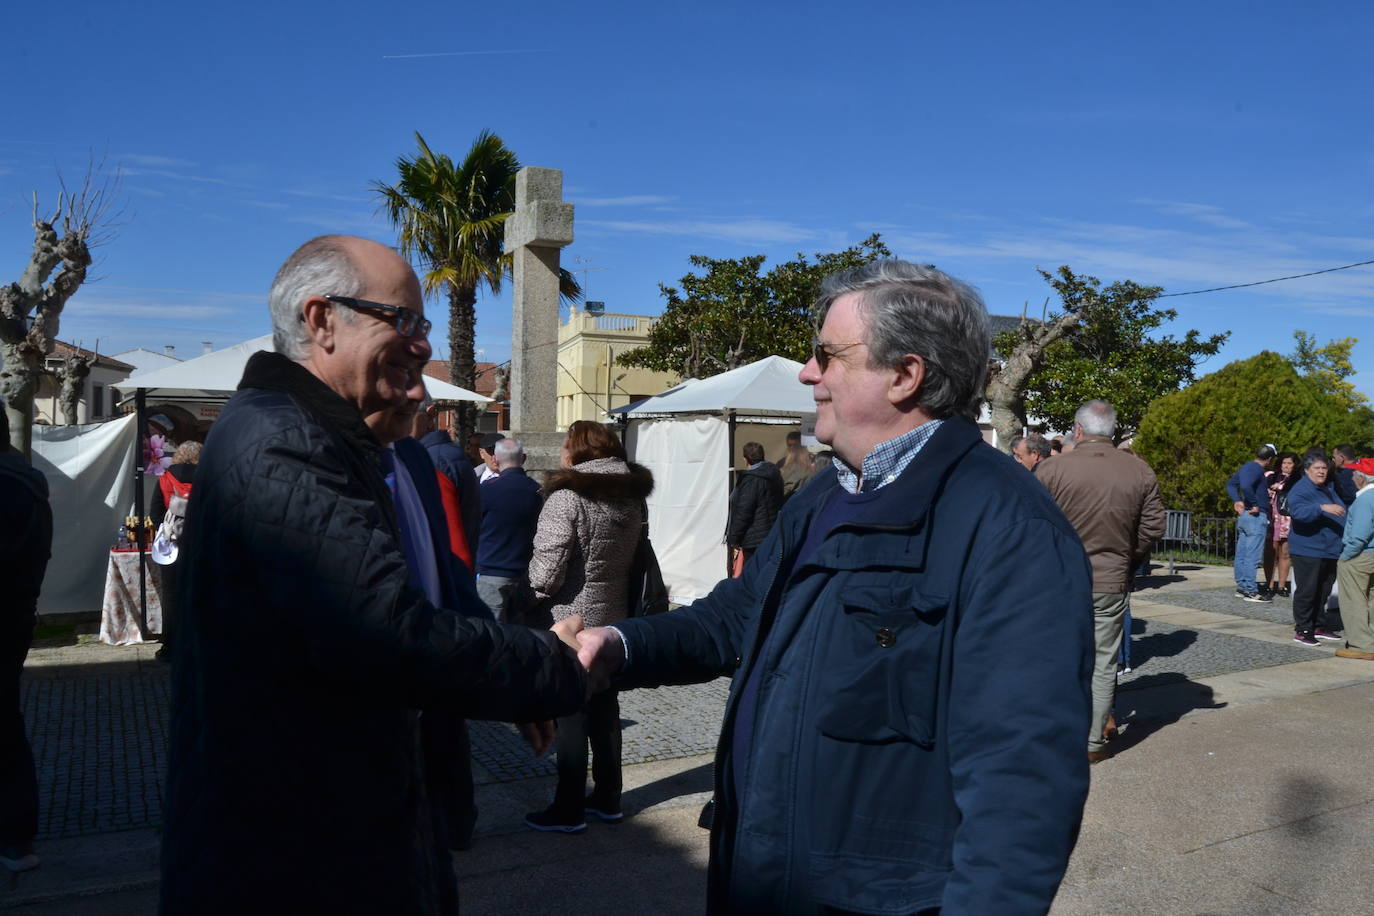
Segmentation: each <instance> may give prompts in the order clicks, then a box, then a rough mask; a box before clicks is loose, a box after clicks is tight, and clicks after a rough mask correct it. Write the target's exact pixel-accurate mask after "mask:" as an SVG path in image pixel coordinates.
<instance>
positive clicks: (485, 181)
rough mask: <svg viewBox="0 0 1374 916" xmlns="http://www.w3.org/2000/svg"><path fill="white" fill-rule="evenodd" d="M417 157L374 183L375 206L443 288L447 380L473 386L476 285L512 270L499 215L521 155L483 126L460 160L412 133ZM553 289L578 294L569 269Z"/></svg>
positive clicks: (493, 282)
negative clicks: (388, 180) (395, 176)
mask: <svg viewBox="0 0 1374 916" xmlns="http://www.w3.org/2000/svg"><path fill="white" fill-rule="evenodd" d="M415 141H416V143H417V144H418V145H419V147H420V150H419V155H417V156H416V157H414V158H413V159H412V158H408V157H406V156H402V157H400V158H399V159H397V160H396V171H397V172H398V173H399V175H400V180H399V181H397V182H396V184H395V185H389V184H385V183H383V182H380V181H378V182H373V184H372V190H373V191H375V192H376V193H377V194H378V195H379V196H380V197H381V199H382V202H381V209H382V210H383V211H384V212H385V213H386V215H387V218H388V219H389V220H391V222H392V224H393V225H394V226H396V228H397V229H398V230H399V231H400V239H401V253H402V254H403V255H405V256H406V257H408V258H411V259H412V260H417V261H418V262H419V263H420V265H421V267H422V268H423V269H424V270H425V274H424V278H423V279H424V286H425V291H426V292H427V293H437V292H439V291H441V290H442V291H444V292H446V293H447V294H448V304H449V326H448V345H449V379H450V380H451V381H452V382H453V383H454V384H455V385H461V386H463V387H464V388H469V389H475V388H476V385H477V377H476V362H475V355H474V350H473V347H474V337H475V331H476V325H477V315H476V309H475V306H476V304H477V290H478V287H480V286H483V285H485V286H486V287H487V289H489V290H490V291H491V292H492V293H498V292H500V291H501V281H502V280H503V279H505V277H506V276H507V274H508V273H509V272H510V269H511V258H510V256H509V255H508V254H507V253H506V252H505V250H504V244H503V243H504V239H505V223H506V219H507V218H508V217H509V216H510V215H511V213H512V211H514V209H515V173H516V172H518V171H520V160H519V159H517V158H516V156H515V153H513V152H511V151H510V149H509V148H507V146H506V144H505V143H504V142H503V141H502V140H501V138H500V137H498V136H497V135H496V134H493V133H492V132H490V131H486V130H484V131H482V132H481V133H479V134H478V135H477V139H476V140H475V141H473V144H472V149H470V150H469V151H468V154H467V157H466V158H464V159H463V161H462V163H461V164H459V165H454V163H453V160H452V159H450V158H449V157H448V156H445V155H444V154H442V153H436V152H434V151H433V150H431V149H430V148H429V145H428V144H427V143H425V138H424V137H422V136H420V134H419V133H418V132H417V133H416V134H415ZM561 273H562V277H561V287H562V288H561V289H560V292H561V293H562V295H563V296H564V297H565V298H570V299H571V298H576V297H577V296H579V295H580V294H581V290H580V289H579V288H578V286H577V283H576V281H575V280H573V277H572V275H571V274H568V273H567V272H566V271H562V272H561ZM475 421H476V416H475V411H474V410H473V405H471V404H468V403H464V404H461V405H459V409H458V429H459V437H460V438H459V441H460V443H462V442H466V440H467V437H468V436H469V435H471V433H472V431H473V429H474V427H475V426H476V422H475Z"/></svg>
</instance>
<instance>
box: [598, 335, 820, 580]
mask: <svg viewBox="0 0 1374 916" xmlns="http://www.w3.org/2000/svg"><path fill="white" fill-rule="evenodd" d="M801 368H802V364H801V363H798V362H794V361H793V360H790V359H786V358H784V357H781V356H769V357H766V358H764V359H761V360H759V361H758V362H755V363H750V364H749V365H747V366H741V367H740V368H738V369H732V370H731V371H729V372H724V373H721V374H720V375H716V376H712V377H711V378H708V379H702V380H700V381H692V380H688V381H687V382H684V383H683V384H681V385H678V386H676V387H674V388H670V389H669V390H667V391H665V392H663V393H662V394H660V395H656V396H654V397H652V398H646V399H645V400H643V401H639V402H637V403H634V404H630V405H629V406H627V407H622V408H619V409H617V410H614V411H612V413H614V414H618V415H621V416H623V417H625V419H626V420H627V422H628V426H627V429H626V437H625V438H626V441H625V445H626V449H627V450H628V451H629V453H630V456H631V457H632V458H633V459H634V460H635V461H637V462H639V463H640V464H643V465H644V466H645V467H647V468H649V470H650V471H652V472H653V475H654V492H653V494H652V495H650V497H649V500H648V502H649V536H650V538H651V539H652V540H653V542H654V551H655V552H656V553H657V554H658V561H659V566H660V567H661V568H662V570H663V579H664V581H665V582H666V583H667V585H668V593H669V596H670V597H671V598H672V600H673V601H675V602H678V603H686V602H688V601H693V600H695V599H697V598H701V597H703V596H705V595H706V594H707V593H709V592H710V591H711V589H712V588H713V587H714V586H715V584H716V583H717V582H719V581H720V579H721V578H722V576H724V574H725V560H726V555H725V542H724V535H725V524H726V519H727V517H728V515H729V505H730V474H729V469H730V466H731V460H732V456H733V455H734V453H735V448H734V438H735V430H736V426H737V425H738V424H740V423H769V424H785V425H792V424H795V423H803V424H805V423H807V422H808V421H811V420H812V418H813V416H814V414H815V410H816V405H815V401H814V399H813V398H812V396H811V389H810V388H809V387H808V386H806V385H803V384H802V383H801V382H800V381H799V380H798V378H797V375H798V373H800V372H801Z"/></svg>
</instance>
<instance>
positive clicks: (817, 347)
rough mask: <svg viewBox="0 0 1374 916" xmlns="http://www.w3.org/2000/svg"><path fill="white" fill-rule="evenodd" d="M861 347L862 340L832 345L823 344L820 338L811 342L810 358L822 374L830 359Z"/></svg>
mask: <svg viewBox="0 0 1374 916" xmlns="http://www.w3.org/2000/svg"><path fill="white" fill-rule="evenodd" d="M863 345H864V341H862V340H856V341H855V342H854V343H842V344H834V343H825V342H824V341H822V340H821V339H820V338H816V339H815V340H813V341H811V358H812V359H814V360H815V361H816V365H817V366H819V367H820V370H821V371H822V372H824V371H825V370H826V367H827V366H829V365H830V361H831V360H832V359H834V358H835V357H837V356H839V355H840V354H841V353H843V352H844V351H845V350H848V349H850V348H851V347H862V346H863Z"/></svg>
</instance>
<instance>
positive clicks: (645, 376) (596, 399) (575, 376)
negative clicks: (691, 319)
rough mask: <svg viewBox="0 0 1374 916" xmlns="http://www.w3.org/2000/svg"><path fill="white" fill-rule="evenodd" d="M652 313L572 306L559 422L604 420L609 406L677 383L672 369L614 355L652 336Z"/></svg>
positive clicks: (562, 336) (562, 339) (562, 349)
mask: <svg viewBox="0 0 1374 916" xmlns="http://www.w3.org/2000/svg"><path fill="white" fill-rule="evenodd" d="M654 320H655V319H653V318H651V317H649V316H647V315H615V314H610V313H605V314H600V315H595V314H591V313H589V312H585V311H582V310H581V309H579V308H578V307H577V306H575V305H574V306H573V307H572V311H571V313H570V314H569V315H568V320H567V321H566V322H564V323H563V324H561V325H560V326H559V328H558V428H559V429H560V430H562V429H567V428H568V425H569V424H570V423H572V422H573V421H575V420H596V421H599V422H600V421H604V420H605V419H606V411H608V410H610V409H612V408H615V407H624V406H625V405H626V404H629V403H631V402H632V401H638V400H640V399H641V398H647V397H649V396H650V395H655V394H658V393H659V392H660V391H663V390H665V389H667V388H671V387H672V386H673V385H676V384H677V383H678V381H679V378H678V376H677V374H676V373H673V372H653V371H651V370H649V369H631V368H627V367H625V366H618V365H616V363H615V358H616V357H617V356H619V355H620V354H621V353H624V352H625V351H626V350H632V349H634V348H635V347H639V346H643V345H644V344H645V343H647V342H648V340H649V329H650V328H652V327H653V324H654Z"/></svg>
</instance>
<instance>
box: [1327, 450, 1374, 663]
mask: <svg viewBox="0 0 1374 916" xmlns="http://www.w3.org/2000/svg"><path fill="white" fill-rule="evenodd" d="M1347 467H1348V468H1349V469H1350V470H1351V471H1352V472H1353V474H1352V477H1353V479H1354V484H1355V486H1356V488H1357V494H1356V496H1355V501H1354V502H1353V503H1351V504H1350V508H1349V509H1347V510H1346V514H1345V536H1344V537H1343V538H1342V541H1343V544H1344V546H1343V547H1342V548H1341V558H1340V562H1338V563H1337V564H1336V580H1337V581H1338V582H1339V583H1340V589H1341V622H1342V623H1343V624H1345V648H1344V649H1337V650H1336V654H1337V655H1339V656H1341V657H1342V658H1358V659H1360V660H1362V661H1366V662H1374V621H1372V620H1371V619H1370V618H1371V610H1374V609H1372V608H1371V606H1370V605H1371V601H1370V599H1371V595H1370V591H1371V587H1372V586H1374V496H1371V495H1370V494H1371V491H1374V458H1361V459H1360V460H1359V461H1356V462H1354V463H1353V464H1349V465H1347Z"/></svg>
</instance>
